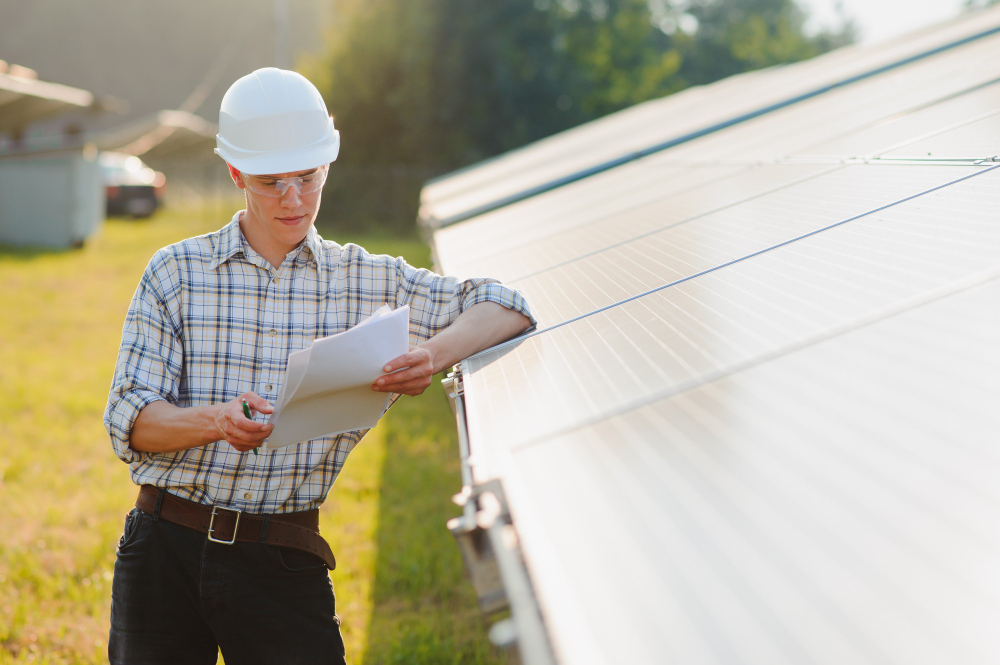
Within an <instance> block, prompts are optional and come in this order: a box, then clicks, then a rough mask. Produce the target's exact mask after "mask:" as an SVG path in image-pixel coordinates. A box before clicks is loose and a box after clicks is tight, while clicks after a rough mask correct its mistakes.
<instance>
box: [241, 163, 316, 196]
mask: <svg viewBox="0 0 1000 665" xmlns="http://www.w3.org/2000/svg"><path fill="white" fill-rule="evenodd" d="M326 174H327V167H326V166H324V167H323V168H320V169H317V170H316V171H313V172H312V173H309V174H307V175H304V176H298V177H295V178H268V177H267V176H258V175H249V174H246V175H244V177H243V179H244V181H245V182H246V184H247V187H249V188H250V191H252V192H254V193H256V194H260V195H261V196H272V197H275V198H277V197H280V196H284V195H285V192H287V191H288V189H289V187H294V188H295V191H297V192H298V193H299V196H301V195H303V194H312V193H313V192H315V191H318V190H320V189H322V188H323V185H324V184H325V183H326Z"/></svg>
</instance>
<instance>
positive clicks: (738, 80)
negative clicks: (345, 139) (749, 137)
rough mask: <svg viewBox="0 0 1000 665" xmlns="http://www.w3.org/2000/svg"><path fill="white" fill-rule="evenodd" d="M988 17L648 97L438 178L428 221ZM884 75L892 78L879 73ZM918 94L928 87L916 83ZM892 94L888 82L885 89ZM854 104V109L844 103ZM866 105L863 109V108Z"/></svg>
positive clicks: (847, 74)
mask: <svg viewBox="0 0 1000 665" xmlns="http://www.w3.org/2000/svg"><path fill="white" fill-rule="evenodd" d="M994 22H995V21H991V20H990V19H985V20H984V19H983V17H981V16H971V17H965V18H960V19H957V20H955V21H953V22H952V23H950V24H948V25H944V26H939V27H937V28H935V29H933V30H927V31H924V32H921V33H917V34H911V35H906V36H905V37H900V38H898V39H895V40H892V41H889V42H885V43H881V44H875V45H859V46H852V47H848V48H844V49H839V50H837V51H833V52H831V53H828V54H826V55H823V56H821V57H818V58H814V59H812V60H809V61H805V62H800V63H795V64H792V65H784V66H781V67H774V68H771V69H768V70H763V71H757V72H751V73H747V74H743V75H740V76H734V77H730V78H728V79H724V80H722V81H718V82H716V83H713V84H711V85H707V86H701V87H695V88H691V89H688V90H685V91H683V92H681V93H678V94H675V95H671V96H669V97H665V98H663V99H659V100H653V101H649V102H645V103H643V104H639V105H637V106H635V107H632V108H630V109H627V110H625V111H622V112H620V113H616V114H613V115H610V116H607V117H605V118H602V119H600V120H597V121H595V122H591V123H588V124H586V125H582V126H580V127H576V128H574V129H570V130H568V131H565V132H562V133H560V134H557V135H555V136H552V137H549V138H547V139H544V140H542V141H538V142H537V143H534V144H532V145H530V146H527V147H525V148H521V149H519V150H514V151H511V152H509V153H507V154H504V155H501V156H499V157H497V158H494V159H491V160H487V161H486V162H483V163H482V164H479V165H475V166H472V167H469V168H467V169H463V170H462V171H459V172H456V173H454V174H449V175H447V176H444V177H442V178H440V179H438V180H436V181H433V182H431V183H430V184H429V185H428V186H427V187H425V188H424V190H423V192H422V195H421V211H420V221H421V223H422V224H423V225H425V226H427V227H430V228H440V227H443V226H448V225H450V224H453V223H456V222H458V221H462V220H464V219H468V218H470V217H472V216H475V215H478V214H480V213H483V212H486V211H489V210H491V209H494V208H497V207H500V206H503V205H506V204H508V203H511V202H514V201H518V200H521V199H523V198H525V197H527V196H530V195H533V194H536V193H539V192H543V191H546V190H548V189H551V188H552V187H554V186H558V185H561V184H564V183H565V182H569V181H573V180H575V179H577V178H579V177H581V176H582V175H585V174H587V173H590V172H592V171H595V170H601V169H603V168H606V166H607V165H608V164H615V163H618V162H621V161H623V160H629V159H632V158H633V157H634V156H636V155H639V154H644V153H646V152H648V151H656V150H659V149H660V148H662V147H664V146H669V145H672V144H674V143H678V142H683V141H686V140H689V139H690V138H692V137H696V136H698V135H700V134H704V133H706V132H711V131H714V130H717V129H719V128H722V127H726V126H728V125H730V124H733V123H737V122H740V121H741V120H743V119H746V118H749V117H753V116H755V115H757V114H762V113H766V112H767V111H769V110H772V109H774V108H776V107H781V106H783V105H786V104H789V103H792V102H794V101H796V100H799V99H801V98H808V97H811V96H814V95H825V94H826V91H829V90H831V89H835V88H836V87H837V86H844V85H851V86H854V85H856V81H857V79H859V78H864V77H867V76H871V75H872V74H873V73H874V72H879V71H882V70H890V71H891V69H892V68H894V67H897V66H898V65H900V64H901V63H906V62H909V61H912V60H914V59H919V58H924V57H928V55H929V54H933V53H935V52H937V51H940V50H947V49H949V47H951V46H952V45H955V44H961V43H965V42H967V41H969V40H976V38H977V37H979V36H981V35H983V33H984V32H989V31H991V30H996V29H997V28H996V26H995V25H993V23H994ZM879 79H880V80H882V81H887V80H888V79H887V78H886V77H884V76H879ZM914 92H916V94H918V95H919V90H916V91H914ZM885 93H886V94H888V95H890V96H894V95H892V93H890V92H889V91H888V90H886V91H885ZM843 110H844V111H847V109H843ZM855 110H858V111H862V112H864V109H861V108H859V109H855Z"/></svg>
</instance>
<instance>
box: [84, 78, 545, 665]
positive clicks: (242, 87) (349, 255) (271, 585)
mask: <svg viewBox="0 0 1000 665" xmlns="http://www.w3.org/2000/svg"><path fill="white" fill-rule="evenodd" d="M217 144H218V148H217V149H216V152H217V153H218V154H219V155H220V156H222V157H223V158H224V159H225V160H226V161H227V162H228V164H229V172H230V174H231V176H232V179H233V181H234V182H235V183H236V186H237V187H239V188H240V189H242V190H243V191H244V193H245V197H246V209H245V210H243V211H240V212H239V213H237V214H236V215H235V216H234V217H233V220H232V221H231V222H230V223H229V224H228V225H226V226H225V227H223V228H222V229H221V230H219V231H216V232H214V233H210V234H207V235H204V236H199V237H195V238H189V239H187V240H184V241H182V242H180V243H177V244H176V245H171V246H169V247H166V248H164V249H161V250H160V251H159V252H157V253H156V255H155V256H154V257H153V259H152V260H151V261H150V263H149V265H148V267H147V268H146V271H145V273H144V274H143V276H142V279H141V281H140V283H139V287H138V289H137V290H136V293H135V296H134V297H133V299H132V303H131V305H130V307H129V311H128V315H127V316H126V319H125V327H124V331H123V333H122V345H121V349H120V351H119V356H118V362H117V365H116V368H115V375H114V379H113V382H112V387H111V394H110V397H109V400H108V406H107V410H106V412H105V416H104V422H105V426H106V427H107V430H108V433H109V435H110V437H111V441H112V445H113V448H114V450H115V453H116V454H117V455H118V457H120V458H121V459H122V460H123V461H125V462H127V463H128V464H129V469H130V472H131V476H132V479H133V481H134V482H135V483H136V484H137V485H140V486H141V488H142V489H141V491H140V496H139V500H138V501H137V502H136V508H135V509H133V510H132V511H131V512H130V513H129V515H128V517H127V519H126V523H125V529H124V533H123V535H122V538H121V541H120V542H119V549H118V558H117V561H116V563H115V573H114V583H113V586H112V601H111V634H110V640H109V646H108V650H109V657H110V660H111V662H112V663H170V664H177V663H214V662H216V657H217V653H218V650H219V648H220V647H221V649H222V652H223V656H224V657H225V659H226V662H227V663H229V664H230V665H240V664H241V663H276V664H288V663H331V662H344V647H343V641H342V640H341V636H340V620H339V619H338V618H337V616H336V614H335V607H334V595H333V588H332V585H331V583H330V577H329V573H328V568H333V565H334V561H333V555H332V552H331V551H330V548H329V546H328V545H327V544H326V542H325V541H324V540H323V539H322V538H321V537H320V536H319V534H318V507H319V505H320V504H321V503H322V502H323V501H324V499H325V498H326V495H327V493H328V492H329V490H330V487H331V486H332V485H333V483H334V481H335V480H336V478H337V475H338V473H339V472H340V470H341V468H342V466H343V464H344V461H345V459H346V457H347V455H348V453H350V451H351V450H352V449H353V448H354V446H355V445H357V443H358V441H360V439H361V437H362V436H363V435H364V432H350V433H347V434H342V435H339V436H335V437H326V438H322V439H316V440H312V441H308V442H303V443H299V444H297V445H292V446H287V447H284V448H279V449H277V450H274V451H270V450H267V449H262V450H260V451H256V449H257V448H258V447H260V446H261V444H262V443H263V442H264V441H265V440H266V438H267V436H268V435H269V433H270V432H271V430H272V426H271V425H268V424H265V423H266V416H267V414H269V413H271V412H272V406H271V405H272V403H273V402H274V400H275V399H276V398H277V396H278V393H279V391H280V389H281V384H282V381H283V380H284V370H285V366H286V362H287V358H288V354H289V353H290V352H292V351H295V350H297V349H301V348H305V347H307V346H308V345H309V344H310V343H311V342H312V340H314V339H316V338H319V337H323V336H326V335H331V334H335V333H338V332H342V331H344V330H346V329H348V328H350V327H352V326H354V325H356V324H357V323H358V322H359V321H361V320H362V319H364V318H365V317H366V316H368V315H369V314H371V313H372V312H374V311H375V310H376V309H378V307H380V306H381V305H382V304H383V303H386V302H387V303H389V304H390V305H392V306H393V307H400V306H403V305H409V306H410V342H411V347H410V350H409V352H408V353H407V354H405V355H403V356H400V357H399V358H396V359H395V360H393V361H391V362H390V363H388V365H386V367H385V368H384V370H385V372H386V374H385V375H384V376H383V377H381V378H379V379H377V381H376V384H375V385H373V386H372V390H377V391H382V392H386V393H397V394H404V395H418V394H420V393H421V392H423V391H424V389H425V388H426V387H427V386H428V385H430V383H431V377H432V375H433V374H434V373H436V372H439V371H441V370H443V369H445V368H447V367H449V366H451V365H452V364H454V363H455V362H458V361H459V360H461V359H462V358H465V357H467V356H469V355H471V354H473V353H475V352H477V351H480V350H482V349H484V348H486V347H488V346H492V345H494V344H497V343H499V342H502V341H504V340H507V339H509V338H511V337H513V336H515V335H517V334H518V333H520V332H522V331H524V330H525V329H527V328H529V326H531V325H532V323H533V321H532V320H531V315H530V313H529V311H528V308H527V304H526V303H525V302H524V300H523V298H522V297H521V296H520V295H519V294H518V293H517V292H515V291H512V290H510V289H508V288H506V287H504V286H502V285H500V284H499V283H498V282H496V281H495V280H489V279H472V280H466V281H462V282H460V281H458V280H456V279H454V278H448V277H441V276H439V275H435V274H433V273H431V272H429V271H426V270H417V269H415V268H413V267H411V266H409V265H408V264H407V263H406V262H405V261H403V259H402V258H392V257H388V256H373V255H370V254H368V253H367V252H366V251H365V250H364V249H362V248H360V247H358V246H356V245H345V246H340V245H337V244H336V243H333V242H330V241H327V240H323V239H322V238H321V237H320V236H319V235H318V234H317V233H316V230H315V228H314V227H313V222H314V220H315V218H316V213H317V211H318V210H319V204H320V193H321V189H322V186H323V183H324V182H325V180H326V177H327V173H328V171H329V164H330V162H332V161H334V160H335V159H336V157H337V153H338V152H339V147H340V136H339V133H338V132H337V131H336V130H335V129H334V127H333V120H332V118H331V117H330V116H329V114H328V113H327V110H326V106H325V104H324V103H323V99H322V97H321V96H320V94H319V92H318V91H317V90H316V88H315V87H314V86H313V85H312V84H311V83H310V82H309V81H307V80H306V79H305V78H303V77H302V76H300V75H298V74H296V73H294V72H290V71H283V70H278V69H273V68H268V69H261V70H258V71H256V72H254V73H252V74H250V75H248V76H245V77H243V78H241V79H240V80H238V81H237V82H236V83H234V84H233V86H232V87H231V88H230V89H229V91H228V92H227V93H226V96H225V97H224V98H223V100H222V108H221V111H220V118H219V135H218V137H217ZM400 368H406V369H403V370H402V371H398V372H397V371H396V370H399V369H400ZM244 400H245V402H246V404H247V405H248V407H249V408H250V409H251V416H252V418H247V417H246V415H245V414H244ZM252 452H253V453H254V454H251V453H252ZM258 453H259V454H258Z"/></svg>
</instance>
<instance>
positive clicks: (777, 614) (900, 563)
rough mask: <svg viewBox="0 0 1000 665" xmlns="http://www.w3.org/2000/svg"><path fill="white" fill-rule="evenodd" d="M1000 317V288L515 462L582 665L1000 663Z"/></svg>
mask: <svg viewBox="0 0 1000 665" xmlns="http://www.w3.org/2000/svg"><path fill="white" fill-rule="evenodd" d="M994 274H995V273H994ZM998 304H1000V280H998V279H996V278H995V277H994V278H993V279H992V280H989V281H988V282H986V283H984V284H981V285H980V286H977V287H974V288H969V289H966V290H963V291H960V292H958V293H955V294H953V295H950V296H948V297H946V298H943V299H940V300H937V301H931V302H929V303H927V304H926V305H924V306H919V307H914V308H912V309H908V310H905V311H903V312H901V313H898V314H896V315H894V316H890V317H887V318H885V319H882V320H879V321H876V322H874V323H871V324H869V325H866V326H862V327H860V328H858V329H857V330H854V331H852V332H849V333H846V334H844V335H839V336H836V337H834V338H829V339H825V340H823V341H821V342H819V343H816V344H814V345H810V346H807V347H805V348H802V349H799V350H797V351H795V352H792V353H789V354H786V355H783V356H781V357H778V358H776V359H774V360H771V361H769V362H766V363H762V364H759V365H756V366H753V367H751V368H747V369H746V370H744V371H740V372H737V373H733V374H731V375H727V376H725V377H722V378H719V379H717V380H715V381H713V382H711V383H707V384H704V385H700V386H698V387H695V388H692V389H691V390H688V391H686V392H684V393H680V394H676V395H673V396H671V397H669V398H665V399H662V400H658V401H655V402H652V403H650V404H647V405H644V406H642V407H639V408H636V409H631V410H628V411H624V412H622V413H619V414H616V415H614V416H612V417H610V418H608V419H606V420H602V421H601V422H599V423H595V424H593V425H588V426H584V427H581V428H578V429H574V430H572V431H570V432H566V433H564V434H561V435H558V436H555V437H552V438H550V439H546V440H545V441H541V442H538V443H535V444H532V445H529V446H526V447H523V448H519V449H518V450H516V451H514V452H512V453H511V454H510V455H509V457H508V459H507V460H506V469H507V474H505V475H507V477H510V478H512V479H516V480H513V481H512V483H511V484H512V488H513V489H514V490H516V491H514V492H511V493H509V494H511V495H512V496H511V498H510V501H511V509H512V510H513V511H514V513H515V514H516V515H517V524H518V531H519V534H520V536H521V538H520V542H521V544H522V548H523V550H524V553H525V557H526V560H527V561H528V562H529V567H530V568H532V569H534V570H536V571H537V572H538V573H539V574H537V575H535V576H534V580H535V585H536V588H537V593H538V596H539V601H540V604H541V606H542V609H543V612H544V614H545V616H546V621H547V623H548V625H549V631H550V634H552V635H553V636H554V646H555V650H556V652H557V654H558V655H559V657H560V660H561V662H568V663H609V662H621V661H624V662H630V663H661V662H674V661H678V662H685V663H697V664H714V663H734V662H739V663H762V664H764V663H766V664H767V665H774V664H779V663H796V664H797V663H805V662H810V663H819V664H826V663H828V664H830V665H834V664H837V665H839V664H841V663H873V664H874V663H878V664H879V665H886V664H892V663H898V664H900V665H903V664H905V665H914V664H924V663H927V664H930V663H942V662H962V663H977V664H978V663H991V662H995V661H996V658H997V656H998V655H1000V647H998V643H997V640H996V631H995V626H996V624H997V621H998V620H1000V576H998V575H997V572H996V560H997V552H998V549H1000V529H998V528H997V523H996V510H997V507H998V504H1000V492H998V490H997V485H996V482H995V480H996V477H997V473H998V472H1000V456H998V453H997V450H996V448H995V446H993V445H991V442H995V440H996V433H997V431H998V428H1000V412H998V411H997V409H996V408H995V398H996V395H997V389H996V379H995V377H996V375H997V373H998V372H1000V353H997V352H996V351H995V350H992V351H989V350H991V349H995V348H996V344H995V340H996V338H997V334H998V333H1000V307H997V305H998ZM984 350H988V351H987V353H986V354H985V355H984V354H983V353H982V352H983V351H984ZM914 353H919V362H916V363H915V362H914V359H915V356H914ZM943 385H947V386H948V389H947V390H942V386H943ZM515 497H516V498H515ZM566 552H572V556H565V553H566ZM560 553H562V554H560Z"/></svg>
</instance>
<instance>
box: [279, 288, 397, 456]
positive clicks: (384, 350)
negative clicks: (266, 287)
mask: <svg viewBox="0 0 1000 665" xmlns="http://www.w3.org/2000/svg"><path fill="white" fill-rule="evenodd" d="M409 328H410V308H409V306H404V307H401V308H399V309H397V310H390V309H389V306H388V305H383V306H382V307H380V308H379V309H378V310H377V311H376V312H375V313H374V314H372V315H371V316H369V317H368V318H367V319H365V320H364V321H362V322H361V323H359V324H358V325H356V326H354V327H353V328H351V329H350V330H346V331H344V332H342V333H339V334H336V335H331V336H330V337H323V338H322V339H317V340H316V341H314V342H313V343H312V346H310V347H309V348H306V349H302V350H301V351H295V352H293V353H290V354H289V355H288V367H287V369H286V372H285V382H284V383H283V384H282V386H281V392H280V393H279V395H278V403H277V404H276V405H275V408H274V413H272V414H271V417H270V419H269V420H268V422H269V423H273V424H274V431H273V432H271V436H269V437H268V439H267V448H269V449H274V448H280V447H282V446H287V445H289V444H291V443H300V442H302V441H308V440H309V439H316V438H319V437H322V436H333V435H335V434H342V433H344V432H350V431H352V430H357V429H366V428H369V427H374V426H375V423H376V422H378V419H379V418H380V417H381V415H382V413H383V412H384V411H385V409H386V407H388V406H389V398H390V397H391V395H389V394H387V393H381V392H376V391H374V390H372V389H371V387H372V384H374V383H375V379H377V378H378V377H380V376H382V375H384V374H385V372H384V371H383V369H382V368H383V367H385V364H386V363H387V362H389V361H390V360H394V359H395V358H398V357H399V356H401V355H403V354H404V353H406V352H407V351H408V350H409Z"/></svg>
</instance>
